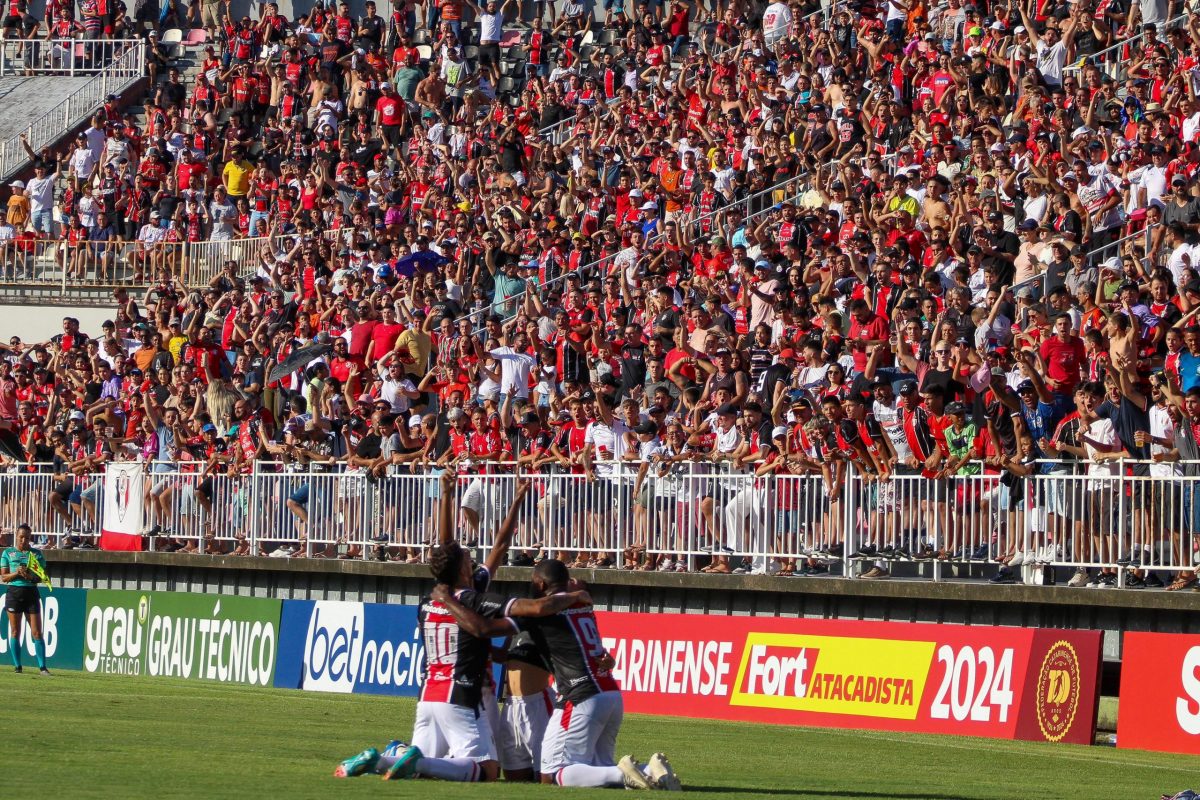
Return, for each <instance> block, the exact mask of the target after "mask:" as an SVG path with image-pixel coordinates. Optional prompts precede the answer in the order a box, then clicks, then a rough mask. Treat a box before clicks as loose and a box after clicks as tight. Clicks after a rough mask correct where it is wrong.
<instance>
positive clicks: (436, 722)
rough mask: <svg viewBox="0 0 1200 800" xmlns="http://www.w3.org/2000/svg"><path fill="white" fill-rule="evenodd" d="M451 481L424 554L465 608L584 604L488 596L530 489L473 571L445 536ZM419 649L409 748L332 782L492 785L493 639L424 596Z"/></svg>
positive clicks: (374, 755)
mask: <svg viewBox="0 0 1200 800" xmlns="http://www.w3.org/2000/svg"><path fill="white" fill-rule="evenodd" d="M453 481H454V476H453V475H450V476H449V478H448V479H447V478H443V481H442V504H441V507H440V519H439V522H440V525H441V532H440V534H439V541H438V544H437V545H436V546H435V547H433V548H432V549H431V551H430V568H431V570H432V571H433V574H434V577H435V578H436V579H437V580H438V582H439V583H446V584H448V585H450V586H453V587H454V588H455V590H456V591H457V592H459V594H460V596H461V598H462V600H461V602H463V603H464V604H466V605H468V606H469V607H470V608H471V609H472V611H474V612H475V613H476V614H478V615H481V616H482V617H485V618H491V617H496V616H500V615H502V614H505V613H520V614H522V615H528V616H531V617H536V616H542V615H545V614H553V613H556V612H558V611H560V610H562V609H564V608H567V607H568V606H570V605H571V604H574V603H577V602H580V601H581V600H586V599H587V594H586V593H583V592H575V593H569V594H564V595H560V596H557V597H543V598H539V599H537V600H529V599H513V600H509V599H505V598H502V597H498V596H496V595H491V594H486V593H485V590H486V588H487V586H488V585H489V584H490V582H491V576H492V573H493V572H494V571H495V570H496V569H497V568H498V567H499V565H500V563H501V562H502V560H503V558H504V553H505V551H506V550H507V548H508V541H509V540H510V539H511V537H512V533H513V530H514V529H515V528H516V524H517V515H518V513H519V510H520V508H521V507H522V505H523V504H524V502H525V495H526V493H527V492H528V491H529V485H528V482H523V483H521V484H520V485H519V486H518V489H517V492H516V496H515V497H514V499H513V502H512V505H511V506H510V508H509V510H508V514H507V515H506V516H505V519H504V521H503V523H502V524H501V526H500V529H499V530H498V531H497V534H496V546H495V547H494V548H493V550H492V553H491V555H490V556H489V558H488V560H487V563H485V564H484V565H483V566H482V567H479V568H474V565H473V564H472V561H471V557H470V554H469V553H468V552H467V551H465V550H464V549H463V548H462V547H461V546H460V545H459V544H458V542H457V541H456V540H454V539H453V537H452V536H450V534H449V531H450V530H451V523H452V519H453V508H454V497H453V491H452V490H453ZM419 619H420V623H421V632H422V638H423V640H424V644H425V680H424V682H423V684H422V687H421V695H420V700H419V702H418V703H417V719H416V723H415V725H414V726H413V744H412V746H411V747H403V746H402V745H399V744H398V743H393V745H389V748H388V750H390V751H391V754H389V753H388V751H387V750H385V753H384V754H382V755H381V754H380V753H379V752H378V751H377V750H375V749H374V748H368V749H367V750H364V751H363V752H362V753H359V754H358V755H357V756H354V757H353V758H349V759H347V760H346V761H343V762H342V763H341V764H340V765H339V766H338V768H337V770H336V771H335V772H334V775H335V776H337V777H353V776H355V775H362V774H364V773H366V772H379V773H382V774H383V776H384V778H385V779H396V778H407V777H411V776H413V775H422V776H425V777H430V778H440V779H442V780H452V781H464V782H471V781H491V780H495V779H496V778H497V777H498V776H499V772H500V768H499V762H498V759H497V754H496V745H495V740H494V738H493V735H492V722H491V719H489V714H488V713H487V711H486V709H485V707H484V703H485V701H484V695H485V694H487V693H488V692H487V687H488V686H489V685H490V683H489V678H488V677H487V672H488V668H489V663H490V662H489V656H490V651H491V640H490V639H488V638H480V637H476V636H472V635H471V634H469V633H468V632H466V631H464V630H462V629H461V628H460V627H459V625H458V623H457V622H456V621H455V620H454V617H453V616H451V615H450V614H449V613H447V611H446V610H445V608H444V607H443V606H442V605H441V604H440V603H438V602H436V601H434V600H432V599H430V598H425V599H424V600H423V601H422V603H421V609H420V612H419Z"/></svg>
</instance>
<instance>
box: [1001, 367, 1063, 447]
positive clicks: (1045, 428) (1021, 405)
mask: <svg viewBox="0 0 1200 800" xmlns="http://www.w3.org/2000/svg"><path fill="white" fill-rule="evenodd" d="M1015 358H1016V360H1017V363H1018V364H1019V365H1020V366H1021V372H1023V373H1024V374H1025V380H1023V381H1021V382H1020V383H1019V384H1017V392H1016V397H1015V398H1014V397H1012V396H1011V395H1009V394H1007V393H1004V394H999V393H998V394H997V399H998V400H1000V402H1001V403H1003V404H1004V405H1005V406H1007V407H1008V408H1009V410H1011V411H1012V412H1013V415H1014V416H1016V415H1020V417H1021V422H1023V423H1024V424H1025V430H1026V431H1027V432H1028V433H1029V436H1030V438H1031V439H1033V443H1034V445H1033V447H1034V455H1035V458H1038V459H1044V458H1047V455H1046V454H1045V452H1043V451H1042V447H1041V443H1042V442H1045V441H1049V440H1050V439H1052V438H1053V437H1054V429H1055V427H1056V426H1057V425H1058V420H1059V417H1060V414H1059V413H1058V405H1057V404H1056V403H1055V401H1054V395H1053V394H1051V393H1050V389H1049V388H1047V386H1046V382H1045V381H1044V380H1042V376H1041V375H1040V374H1039V371H1038V369H1037V368H1036V367H1035V366H1034V362H1033V357H1032V356H1031V355H1030V354H1029V353H1027V352H1025V351H1019V352H1018V353H1017V354H1016V356H1015ZM1045 466H1047V465H1043V467H1045Z"/></svg>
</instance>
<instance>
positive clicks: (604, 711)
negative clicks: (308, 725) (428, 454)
mask: <svg viewBox="0 0 1200 800" xmlns="http://www.w3.org/2000/svg"><path fill="white" fill-rule="evenodd" d="M453 480H454V476H453V475H452V474H447V475H444V476H443V486H442V493H441V494H442V499H441V505H440V507H439V514H440V520H439V523H440V524H439V525H438V528H439V531H440V534H439V542H438V544H437V546H436V547H434V548H432V549H431V552H430V557H429V566H430V569H431V570H432V571H433V576H434V579H435V580H436V581H437V585H436V586H435V587H434V590H433V592H432V593H431V595H430V596H429V597H426V598H424V600H423V601H422V603H421V610H420V615H419V616H420V623H421V634H422V637H423V640H424V644H425V675H424V684H423V685H422V687H421V696H420V700H419V702H418V703H417V719H416V723H415V725H414V726H413V735H412V743H411V744H405V743H403V742H400V741H393V742H391V743H390V744H388V745H387V746H386V747H385V748H384V749H383V750H382V752H381V751H380V750H378V749H376V748H374V747H371V748H367V749H366V750H364V751H363V752H361V753H359V754H358V755H356V756H353V757H351V758H348V759H346V760H345V761H343V762H342V763H341V764H339V765H338V767H337V769H336V770H335V771H334V775H335V776H337V777H344V778H348V777H354V776H357V775H364V774H367V773H374V774H379V775H382V776H383V778H384V779H385V780H393V779H400V778H411V777H417V776H420V777H426V778H440V779H442V780H448V781H464V782H465V781H492V780H496V779H497V778H498V777H499V776H500V770H501V769H503V770H504V776H505V778H506V779H508V780H518V781H520V780H525V781H529V780H540V781H541V782H542V783H554V784H558V785H560V786H590V787H600V786H611V787H617V788H620V787H625V788H630V789H655V790H664V791H679V790H680V783H679V779H678V777H676V775H675V773H674V771H673V770H672V768H671V764H670V762H669V761H668V760H667V758H666V756H664V755H663V754H662V753H655V754H654V755H652V756H651V757H650V758H649V760H648V761H647V762H646V763H645V764H644V765H643V764H641V763H639V762H638V761H636V760H635V759H634V758H633V757H632V756H624V757H623V758H621V759H620V761H618V760H617V759H616V745H617V734H618V732H619V731H620V728H621V719H622V717H623V716H624V713H625V712H624V705H623V703H622V699H621V690H620V688H619V687H618V686H617V682H616V680H615V679H614V678H613V675H612V671H611V670H612V667H613V666H614V663H613V661H612V658H611V657H610V656H609V655H608V653H607V652H606V651H605V649H604V645H603V643H602V640H601V638H600V631H599V628H598V627H597V625H596V616H595V614H594V613H593V610H592V602H591V598H590V597H589V596H588V594H587V592H586V591H585V590H583V589H582V588H581V587H579V586H578V585H577V584H575V582H573V581H572V580H571V577H570V574H569V573H568V571H567V567H566V565H564V564H563V563H562V562H561V561H557V560H553V559H549V560H546V561H542V562H541V563H540V564H538V565H537V566H536V567H534V570H533V580H532V589H533V591H532V595H533V598H532V599H530V598H506V597H501V596H499V595H496V594H492V593H490V592H488V588H489V585H490V583H491V579H492V575H493V574H494V573H495V571H496V569H497V568H498V567H499V566H500V564H502V563H503V560H504V557H505V555H506V553H507V550H508V544H509V541H510V540H511V538H512V534H513V531H514V530H515V529H516V526H517V514H518V512H519V511H520V509H521V507H522V505H523V504H524V503H525V502H526V500H525V498H526V494H527V493H528V491H529V483H528V481H525V482H523V483H522V484H520V485H519V486H518V489H517V492H516V496H515V497H514V498H513V501H512V505H511V506H510V507H509V509H508V514H507V516H506V517H505V519H504V521H503V523H502V524H501V527H500V530H499V531H497V533H496V538H495V543H496V546H495V547H494V548H493V549H492V551H491V553H490V554H489V556H488V559H487V563H485V564H483V565H482V566H477V565H475V564H474V562H473V559H472V557H471V553H470V552H469V551H468V550H466V549H464V548H463V547H462V546H461V545H460V544H459V543H458V542H457V541H456V540H455V539H454V538H453V535H452V531H453V519H454V510H455V509H454V502H453V497H454V492H453V483H452V482H453ZM494 637H507V644H506V646H505V647H504V648H503V652H502V653H501V652H498V651H496V650H494V649H493V647H492V639H493V638H494ZM493 659H495V660H496V661H497V662H502V663H503V667H504V669H503V677H502V680H501V689H502V693H503V701H504V706H503V708H500V703H499V700H498V699H497V691H496V687H495V685H494V683H493V679H492V661H493Z"/></svg>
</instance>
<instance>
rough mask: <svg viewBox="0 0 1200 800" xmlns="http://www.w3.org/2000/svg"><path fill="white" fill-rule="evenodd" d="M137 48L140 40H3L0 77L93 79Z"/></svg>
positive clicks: (0, 55)
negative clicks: (43, 76) (79, 77)
mask: <svg viewBox="0 0 1200 800" xmlns="http://www.w3.org/2000/svg"><path fill="white" fill-rule="evenodd" d="M141 44H142V40H141V39H48V40H47V39H4V40H2V41H0V76H7V75H23V76H32V75H57V76H62V77H69V78H73V77H76V76H80V75H97V74H99V73H100V72H102V71H103V70H104V69H106V68H107V67H108V66H109V65H111V64H113V63H114V62H115V61H118V60H119V59H120V58H121V56H123V55H124V54H125V53H126V52H128V51H129V50H130V49H131V48H134V47H137V46H139V45H141Z"/></svg>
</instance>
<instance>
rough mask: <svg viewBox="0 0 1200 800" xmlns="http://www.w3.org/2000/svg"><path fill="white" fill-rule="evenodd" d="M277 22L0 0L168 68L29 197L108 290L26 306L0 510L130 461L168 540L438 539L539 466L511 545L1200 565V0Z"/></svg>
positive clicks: (502, 507) (1145, 579)
mask: <svg viewBox="0 0 1200 800" xmlns="http://www.w3.org/2000/svg"><path fill="white" fill-rule="evenodd" d="M252 14H253V16H246V17H242V18H240V19H239V18H236V17H235V16H232V15H231V13H230V6H229V4H228V3H207V2H206V3H203V4H197V5H193V6H192V7H191V8H190V9H184V8H174V7H171V6H170V4H167V7H166V8H165V9H164V12H163V15H162V16H161V18H160V19H159V20H158V21H157V22H156V21H153V20H151V21H148V22H147V21H145V20H143V19H136V20H130V19H128V18H126V15H125V10H124V8H123V6H122V5H121V4H120V3H112V2H109V3H105V2H103V0H101V2H94V0H88V2H84V3H82V5H81V8H80V13H79V14H78V15H75V14H73V11H72V8H71V4H69V3H68V4H65V5H63V4H59V3H56V4H55V5H54V7H53V8H52V10H51V12H50V15H49V17H48V18H47V19H45V20H39V19H37V18H35V17H33V16H31V15H30V13H29V9H28V8H26V7H25V6H24V4H23V3H21V2H15V3H13V4H12V8H11V9H10V13H9V16H8V17H7V18H6V21H5V32H6V37H7V38H9V39H14V38H17V39H24V40H25V42H26V43H24V44H20V46H21V47H22V48H24V47H28V48H31V50H30V52H34V51H33V49H32V48H35V46H36V45H38V44H39V43H40V40H41V39H43V38H45V39H46V40H47V41H58V40H59V39H62V38H71V37H80V38H82V37H90V38H109V37H113V38H114V39H116V38H120V37H126V39H122V41H126V40H127V39H128V40H129V41H132V42H133V43H134V45H136V46H137V47H142V48H144V57H145V63H146V65H147V70H148V72H149V77H148V80H147V81H146V82H144V83H143V84H142V87H144V88H142V87H139V88H137V89H134V90H130V91H131V92H133V93H135V94H137V95H138V96H136V97H132V96H127V97H115V96H114V97H111V98H109V100H108V101H106V102H105V104H104V105H103V107H102V108H100V110H99V111H98V112H97V113H96V114H95V117H94V119H93V120H92V121H91V123H90V124H89V125H87V126H86V127H85V129H84V130H82V131H80V132H78V134H77V135H75V134H73V133H72V134H71V135H68V136H67V137H66V138H65V139H62V140H60V141H59V142H56V143H52V144H48V145H46V146H44V147H42V146H41V145H40V143H38V144H36V145H33V146H30V144H29V143H28V142H25V145H26V147H25V150H26V152H27V155H28V156H29V158H30V160H31V163H30V165H29V175H30V177H27V178H25V179H23V180H14V181H11V182H10V184H9V188H10V189H11V191H12V196H11V199H10V200H9V201H8V210H7V218H6V221H5V224H4V225H3V226H0V252H3V254H4V261H5V262H6V263H5V265H4V271H5V277H6V278H9V279H18V280H23V281H26V282H29V283H32V284H37V283H39V282H42V281H50V282H53V283H55V284H58V283H59V282H61V284H62V286H63V287H64V291H65V290H67V289H69V288H70V287H71V286H76V285H77V286H87V287H93V288H94V287H109V288H111V289H112V301H111V307H112V314H111V320H110V321H107V322H105V323H104V325H103V326H102V328H101V329H100V330H89V331H81V330H80V329H79V324H78V322H77V321H76V320H75V319H74V318H72V317H70V316H68V317H67V318H66V319H65V320H64V322H63V331H62V333H61V334H60V335H58V336H55V337H53V338H52V339H51V340H49V341H45V342H32V341H23V340H22V339H20V338H18V337H17V336H15V335H14V336H11V337H10V339H9V340H8V346H7V348H6V349H5V358H4V360H2V361H0V417H3V419H4V421H5V425H6V426H7V430H8V432H9V435H8V437H7V441H6V442H5V443H4V444H5V446H4V450H5V455H4V458H5V460H6V464H7V469H6V474H5V475H3V476H2V481H3V490H4V491H3V494H2V495H0V502H2V503H3V508H4V513H3V519H4V524H5V525H7V526H9V527H10V528H11V527H15V525H16V523H17V522H19V521H28V522H29V523H30V524H32V525H33V527H34V530H35V532H36V534H37V535H38V536H39V537H40V538H39V541H41V542H42V543H44V544H45V545H46V546H49V547H81V548H87V547H92V546H94V544H95V535H96V534H97V532H98V531H99V530H100V529H101V527H102V526H103V524H104V520H103V519H102V517H103V505H104V504H103V503H102V502H101V494H102V492H103V475H104V473H105V471H106V470H108V469H111V468H112V467H113V465H114V464H118V463H121V462H140V463H141V464H142V465H143V470H144V473H145V476H146V478H145V480H144V481H143V482H141V483H140V486H141V487H142V488H141V490H140V491H141V495H142V497H141V503H142V513H141V516H140V519H141V520H142V530H141V531H140V532H141V533H143V534H144V535H145V536H146V537H147V539H146V542H147V546H150V547H153V548H155V549H167V550H184V551H187V552H206V553H233V554H242V555H273V556H280V557H304V556H315V557H328V558H384V559H392V560H403V561H410V562H416V561H420V560H421V559H422V558H423V556H424V554H425V552H426V550H427V548H428V546H429V545H430V543H431V542H434V541H436V530H435V528H436V524H437V522H436V514H435V513H434V509H435V508H436V505H437V498H438V497H439V495H440V492H441V491H442V483H441V480H440V476H441V475H442V473H444V472H447V471H449V472H451V473H453V474H454V475H455V476H456V479H455V480H454V481H453V482H449V483H448V484H447V485H448V486H453V487H455V488H454V491H456V492H458V494H459V508H460V519H459V521H458V522H459V524H461V525H462V526H464V527H465V529H467V530H468V531H469V535H468V537H467V538H470V539H472V540H473V543H474V544H477V545H478V546H479V547H482V548H486V547H487V546H488V542H489V537H490V536H491V535H492V532H493V531H494V530H495V528H496V526H497V524H498V523H499V521H500V519H501V518H502V517H503V516H504V514H505V513H506V509H507V507H508V504H509V499H510V498H512V497H513V496H514V494H515V491H516V487H517V486H518V485H519V484H520V483H522V482H524V481H531V482H532V489H533V491H531V492H529V493H528V495H526V500H525V501H524V506H523V507H522V508H520V509H519V514H520V519H521V523H520V528H519V532H518V535H517V539H516V542H517V546H516V548H515V554H514V557H513V558H514V563H525V564H528V563H533V562H534V561H536V560H538V559H540V558H543V557H546V556H548V555H553V556H556V557H563V558H565V559H566V560H568V561H569V562H570V563H571V564H572V565H575V566H591V567H614V568H625V569H639V570H658V571H681V572H682V571H692V570H703V571H705V572H715V573H756V574H778V575H801V574H806V575H812V574H822V573H826V572H829V571H831V570H832V571H833V572H835V573H841V574H847V575H856V576H859V577H862V578H868V579H870V578H886V577H888V576H889V575H890V573H891V571H892V569H893V568H894V565H895V564H896V563H898V562H900V561H908V560H912V561H926V562H929V563H930V564H932V565H933V566H932V567H931V569H933V570H934V571H935V572H934V573H923V574H940V573H937V572H936V571H938V570H942V569H946V570H950V569H961V568H963V567H964V566H965V567H974V566H978V567H979V569H978V570H976V571H970V572H964V573H961V574H971V575H975V576H983V577H986V578H988V579H990V580H993V581H996V582H1019V581H1026V582H1035V581H1040V580H1043V579H1044V578H1045V574H1046V570H1047V569H1053V568H1056V567H1057V568H1064V567H1065V568H1067V569H1068V570H1070V569H1071V568H1075V569H1074V572H1073V574H1072V573H1071V572H1068V574H1070V576H1071V577H1070V585H1072V586H1083V585H1093V586H1095V585H1100V586H1107V585H1117V584H1119V585H1121V586H1130V587H1138V586H1147V585H1149V586H1162V585H1163V584H1164V582H1165V583H1167V584H1170V587H1169V588H1172V589H1181V588H1186V587H1190V586H1192V585H1193V584H1194V583H1195V581H1196V571H1195V566H1194V563H1195V557H1194V556H1195V554H1194V545H1193V539H1192V536H1193V533H1194V532H1195V531H1196V529H1197V526H1198V525H1200V497H1198V496H1196V493H1195V492H1194V491H1193V487H1194V486H1195V483H1194V481H1195V477H1194V476H1195V475H1196V474H1197V473H1200V470H1198V469H1197V459H1200V450H1198V449H1197V435H1200V328H1197V326H1196V325H1195V323H1194V317H1195V316H1196V313H1197V310H1198V309H1200V305H1198V303H1200V278H1198V276H1197V271H1196V266H1197V265H1196V264H1195V263H1194V262H1195V261H1196V259H1197V258H1198V257H1200V246H1197V245H1196V244H1195V242H1196V241H1197V231H1198V229H1200V190H1198V188H1197V183H1196V177H1197V171H1198V168H1200V149H1198V136H1200V106H1198V104H1197V100H1196V90H1197V86H1200V61H1198V53H1200V22H1198V21H1197V18H1196V17H1195V16H1194V15H1192V14H1190V13H1188V11H1187V9H1186V8H1185V7H1183V6H1182V5H1180V4H1179V3H1176V2H1174V0H1172V2H1169V3H1168V2H1167V1H1166V0H1138V2H1134V3H1132V4H1130V3H1127V2H1125V0H1103V2H1094V1H1093V0H1079V1H1078V2H1074V1H1072V2H1065V1H1064V2H1055V0H1044V1H1043V0H1038V2H1032V3H1024V2H1021V1H1020V0H1013V1H1012V2H991V3H988V2H976V3H968V4H966V5H964V4H963V3H962V2H961V0H943V1H942V2H938V3H931V2H927V0H887V2H886V3H884V4H882V5H880V6H875V5H873V4H872V3H871V2H869V0H864V2H854V3H849V4H846V3H843V2H837V3H835V4H833V5H816V4H813V3H811V2H792V3H790V4H789V3H783V2H774V3H772V4H770V5H767V6H765V7H764V6H762V4H758V3H754V2H749V1H748V0H730V2H728V3H715V4H714V5H712V6H709V5H706V4H704V3H699V4H692V3H687V2H672V3H665V2H649V3H647V2H643V1H642V0H639V2H637V3H636V4H632V3H629V4H627V3H626V2H622V0H611V1H608V0H606V2H605V3H604V5H603V7H595V8H593V7H592V6H591V4H587V3H579V2H575V0H566V2H564V3H563V4H562V5H561V6H560V5H558V4H553V3H542V2H535V3H532V4H528V3H513V2H512V0H508V2H505V3H503V4H498V3H496V2H488V3H487V4H486V5H485V6H482V7H481V6H478V5H476V4H475V3H473V2H470V0H466V1H465V2H464V0H442V2H440V3H435V2H429V3H426V4H424V5H416V6H414V5H412V4H409V5H406V6H404V7H391V6H389V7H388V8H386V9H377V8H376V7H375V5H374V4H373V3H371V2H367V3H366V5H365V7H364V10H363V13H362V14H361V15H356V16H352V15H351V13H350V10H349V8H348V6H347V5H346V4H345V3H341V4H337V5H335V4H334V3H333V2H329V4H328V7H322V6H321V5H318V6H317V7H316V8H314V9H313V10H312V11H311V12H310V13H307V14H303V15H300V16H298V17H297V18H296V19H289V18H287V17H285V16H283V15H281V14H280V12H279V9H278V7H277V6H276V5H275V4H273V3H266V4H262V5H261V6H260V7H259V9H257V10H255V11H253V12H252ZM168 27H169V28H171V29H170V30H167V28H168ZM179 29H184V30H186V31H189V32H188V33H187V34H186V39H185V44H178V42H180V41H181V36H180V30H179ZM167 34H173V35H170V36H168V35H167ZM164 40H169V43H164ZM186 43H190V44H186ZM13 44H14V43H13V42H11V41H6V42H5V46H12V45H13ZM131 46H133V45H131ZM181 48H182V49H181ZM46 52H47V57H49V53H50V52H51V51H49V50H47V51H46ZM112 52H116V51H115V50H114V51H112ZM188 53H191V54H193V55H194V57H195V63H194V64H192V65H191V66H190V67H189V66H188V65H187V63H186V62H185V61H180V60H179V59H180V57H181V56H186V55H187V54H188ZM30 58H31V60H36V59H34V58H33V57H30ZM131 105H132V106H137V105H141V107H142V108H144V112H143V113H141V114H135V113H126V110H123V108H122V107H123V106H125V107H128V106H131ZM69 313H70V312H69V311H68V314H69ZM997 567H998V569H997ZM947 574H949V573H947ZM956 574H957V573H956Z"/></svg>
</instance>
